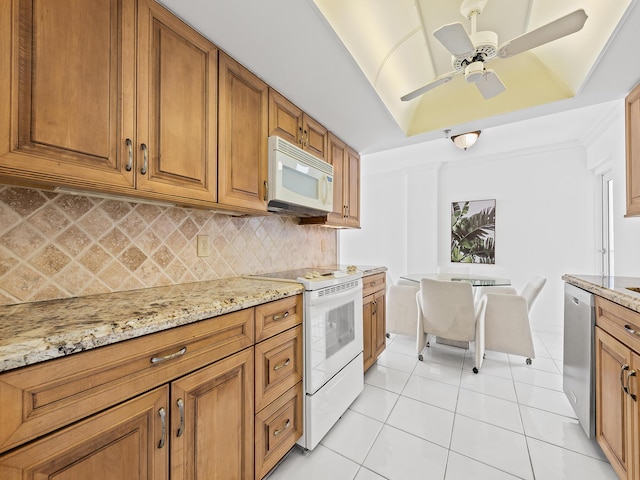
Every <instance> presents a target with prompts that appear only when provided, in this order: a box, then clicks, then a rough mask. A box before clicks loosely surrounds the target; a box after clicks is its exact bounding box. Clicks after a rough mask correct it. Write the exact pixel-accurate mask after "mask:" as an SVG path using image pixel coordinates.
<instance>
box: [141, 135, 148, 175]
mask: <svg viewBox="0 0 640 480" xmlns="http://www.w3.org/2000/svg"><path fill="white" fill-rule="evenodd" d="M140 148H141V149H142V153H143V159H144V162H143V163H142V168H141V169H140V173H141V174H142V175H146V174H147V165H149V149H148V148H147V144H146V143H143V144H141V145H140Z"/></svg>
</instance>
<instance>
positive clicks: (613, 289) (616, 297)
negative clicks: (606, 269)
mask: <svg viewBox="0 0 640 480" xmlns="http://www.w3.org/2000/svg"><path fill="white" fill-rule="evenodd" d="M562 280H564V281H565V282H567V283H569V284H571V285H574V286H576V287H578V288H582V289H583V290H586V291H588V292H590V293H593V294H594V295H598V296H600V297H602V298H606V299H607V300H610V301H612V302H614V303H617V304H618V305H621V306H623V307H626V308H628V309H630V310H633V311H635V312H638V313H640V294H638V293H635V292H633V291H631V290H628V288H629V287H640V278H636V277H603V276H599V275H577V274H565V275H563V276H562Z"/></svg>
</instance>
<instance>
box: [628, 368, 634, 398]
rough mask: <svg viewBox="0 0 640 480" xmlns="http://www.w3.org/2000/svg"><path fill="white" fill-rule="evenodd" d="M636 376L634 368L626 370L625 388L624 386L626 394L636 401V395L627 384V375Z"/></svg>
mask: <svg viewBox="0 0 640 480" xmlns="http://www.w3.org/2000/svg"><path fill="white" fill-rule="evenodd" d="M635 376H636V371H635V370H631V371H630V372H627V388H626V392H627V394H628V395H629V396H630V397H631V398H632V399H633V401H634V402H635V401H636V395H635V394H634V393H631V392H630V389H631V388H630V386H629V377H635Z"/></svg>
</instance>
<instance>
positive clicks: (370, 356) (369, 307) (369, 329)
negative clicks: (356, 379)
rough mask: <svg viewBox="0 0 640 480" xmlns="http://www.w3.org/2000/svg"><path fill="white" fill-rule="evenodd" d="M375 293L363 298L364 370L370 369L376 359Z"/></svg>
mask: <svg viewBox="0 0 640 480" xmlns="http://www.w3.org/2000/svg"><path fill="white" fill-rule="evenodd" d="M374 300H375V294H372V295H367V296H366V297H364V298H363V299H362V322H363V324H362V327H363V328H362V330H363V335H362V338H363V343H364V345H363V347H364V348H363V352H364V353H363V357H364V358H363V362H364V371H365V372H366V371H367V370H369V367H371V365H373V363H374V362H375V361H376V360H375V359H376V356H375V346H374V343H375V342H374V338H373V336H374V335H375V333H376V329H375V327H374V326H373V311H374V310H373V309H374Z"/></svg>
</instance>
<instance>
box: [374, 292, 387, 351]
mask: <svg viewBox="0 0 640 480" xmlns="http://www.w3.org/2000/svg"><path fill="white" fill-rule="evenodd" d="M373 307H374V318H373V321H374V324H373V325H374V327H373V328H375V334H374V335H373V340H374V342H375V343H374V358H375V359H377V358H378V357H379V356H380V355H381V354H382V352H384V349H385V348H386V346H387V321H386V315H385V311H386V305H385V291H384V290H381V291H379V292H377V293H376V294H375V295H374V305H373Z"/></svg>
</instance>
